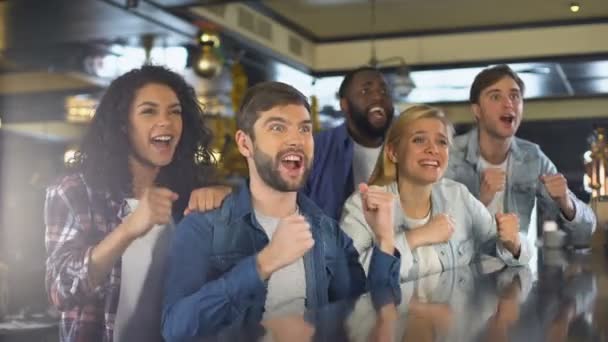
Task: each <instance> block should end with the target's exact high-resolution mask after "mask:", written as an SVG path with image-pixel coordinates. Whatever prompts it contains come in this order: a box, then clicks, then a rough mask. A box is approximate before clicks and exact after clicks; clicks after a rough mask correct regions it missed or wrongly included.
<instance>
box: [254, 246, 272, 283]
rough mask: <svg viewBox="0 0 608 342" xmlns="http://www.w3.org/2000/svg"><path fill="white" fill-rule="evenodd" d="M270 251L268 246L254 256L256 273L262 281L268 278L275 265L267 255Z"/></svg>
mask: <svg viewBox="0 0 608 342" xmlns="http://www.w3.org/2000/svg"><path fill="white" fill-rule="evenodd" d="M269 254H270V252H269V250H268V247H266V248H264V249H262V250H261V251H260V252H259V253H258V256H257V257H256V267H257V269H258V274H259V275H260V278H261V279H262V280H263V281H266V280H267V279H268V278H270V275H272V273H273V272H274V271H275V267H274V266H273V264H272V259H273V258H271V257H270V256H269Z"/></svg>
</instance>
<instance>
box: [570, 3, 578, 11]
mask: <svg viewBox="0 0 608 342" xmlns="http://www.w3.org/2000/svg"><path fill="white" fill-rule="evenodd" d="M580 9H581V5H579V4H578V2H573V3H571V4H570V12H572V13H576V12H578V11H580Z"/></svg>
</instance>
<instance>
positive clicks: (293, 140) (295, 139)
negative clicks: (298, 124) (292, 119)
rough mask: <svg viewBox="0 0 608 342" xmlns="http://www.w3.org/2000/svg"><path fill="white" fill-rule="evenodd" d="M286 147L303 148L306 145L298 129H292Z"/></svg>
mask: <svg viewBox="0 0 608 342" xmlns="http://www.w3.org/2000/svg"><path fill="white" fill-rule="evenodd" d="M285 145H287V146H289V147H302V146H303V145H304V137H303V136H302V134H301V133H300V131H299V130H298V129H290V130H289V133H288V136H287V139H286V140H285Z"/></svg>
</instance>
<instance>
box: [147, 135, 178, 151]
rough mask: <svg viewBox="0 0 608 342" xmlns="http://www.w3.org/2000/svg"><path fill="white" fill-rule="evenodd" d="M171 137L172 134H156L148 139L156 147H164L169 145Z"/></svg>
mask: <svg viewBox="0 0 608 342" xmlns="http://www.w3.org/2000/svg"><path fill="white" fill-rule="evenodd" d="M173 139H174V138H173V136H172V135H169V134H164V135H157V136H155V137H152V138H151V139H150V143H151V144H152V145H153V146H155V147H157V148H161V149H165V148H168V147H169V146H170V145H171V142H172V141H173Z"/></svg>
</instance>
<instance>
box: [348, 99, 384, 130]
mask: <svg viewBox="0 0 608 342" xmlns="http://www.w3.org/2000/svg"><path fill="white" fill-rule="evenodd" d="M346 101H347V102H348V108H349V109H350V114H351V118H352V120H353V124H354V125H355V127H356V128H357V129H358V130H359V132H361V133H363V134H364V135H365V136H367V137H369V138H372V139H377V138H383V137H384V135H385V134H386V131H387V130H388V128H389V127H390V125H391V122H392V121H393V117H394V112H395V109H394V108H385V109H384V110H385V114H386V122H385V123H384V125H383V126H382V127H377V126H374V125H373V124H372V123H371V122H370V121H369V118H368V116H367V111H366V110H364V109H361V108H359V107H358V106H357V105H355V104H354V103H353V102H351V101H350V100H349V99H346Z"/></svg>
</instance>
